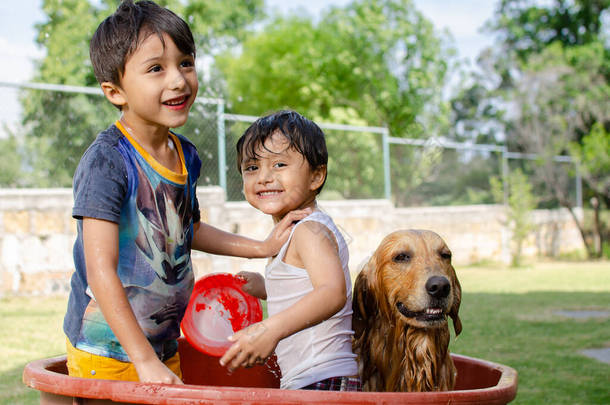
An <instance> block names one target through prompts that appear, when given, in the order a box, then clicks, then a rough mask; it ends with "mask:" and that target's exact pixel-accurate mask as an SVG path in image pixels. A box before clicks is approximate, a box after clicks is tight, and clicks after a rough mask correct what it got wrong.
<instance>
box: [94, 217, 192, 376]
mask: <svg viewBox="0 0 610 405" xmlns="http://www.w3.org/2000/svg"><path fill="white" fill-rule="evenodd" d="M118 235H119V229H118V224H116V223H114V222H110V221H105V220H100V219H94V218H83V243H84V249H85V261H86V267H87V281H88V284H89V287H90V288H91V291H92V292H93V296H94V297H95V301H96V302H97V304H98V306H99V307H100V310H101V311H102V314H103V315H104V319H105V320H106V322H108V325H109V326H110V328H111V329H112V331H113V332H114V334H115V335H116V337H117V339H118V340H119V342H120V343H121V346H123V348H124V349H125V351H126V352H127V355H128V356H129V359H130V360H131V362H132V363H133V365H134V367H135V368H136V371H137V373H138V377H139V379H140V381H142V382H160V383H168V384H182V381H180V379H179V378H178V377H177V376H176V375H175V374H174V373H173V372H172V371H171V370H169V368H167V367H166V366H165V365H164V364H163V363H162V362H161V361H160V360H159V359H158V357H157V354H156V353H155V351H154V349H153V348H152V346H151V345H150V343H149V342H148V339H147V338H146V336H145V335H144V333H143V332H142V329H141V328H140V325H139V324H138V321H137V319H136V317H135V315H134V313H133V310H132V309H131V305H130V304H129V301H128V299H127V295H126V294H125V289H124V287H123V284H122V283H121V280H120V279H119V276H118V274H117V265H118V255H119V252H118V249H119V236H118Z"/></svg>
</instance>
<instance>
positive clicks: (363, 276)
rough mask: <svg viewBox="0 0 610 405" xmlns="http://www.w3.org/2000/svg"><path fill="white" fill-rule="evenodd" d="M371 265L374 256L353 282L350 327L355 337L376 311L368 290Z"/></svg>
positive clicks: (370, 292)
mask: <svg viewBox="0 0 610 405" xmlns="http://www.w3.org/2000/svg"><path fill="white" fill-rule="evenodd" d="M372 266H374V258H371V259H370V260H369V261H368V263H367V264H366V265H365V266H364V267H363V268H362V270H361V271H360V273H358V277H356V283H355V284H354V296H353V299H352V310H353V314H352V328H353V329H354V337H355V338H358V337H359V336H361V335H362V333H363V332H364V330H365V329H366V327H367V324H368V319H369V317H370V316H373V315H374V314H375V313H376V312H377V305H376V304H375V297H374V294H372V291H369V282H370V280H369V277H370V276H371V274H372V271H371V270H372Z"/></svg>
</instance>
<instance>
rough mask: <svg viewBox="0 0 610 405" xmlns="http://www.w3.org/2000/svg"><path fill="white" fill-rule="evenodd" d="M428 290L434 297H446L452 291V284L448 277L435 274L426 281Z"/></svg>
mask: <svg viewBox="0 0 610 405" xmlns="http://www.w3.org/2000/svg"><path fill="white" fill-rule="evenodd" d="M426 291H428V294H430V295H431V296H433V297H434V298H445V297H447V296H448V295H449V291H451V284H449V280H447V278H446V277H440V276H433V277H430V278H429V279H428V281H427V282H426Z"/></svg>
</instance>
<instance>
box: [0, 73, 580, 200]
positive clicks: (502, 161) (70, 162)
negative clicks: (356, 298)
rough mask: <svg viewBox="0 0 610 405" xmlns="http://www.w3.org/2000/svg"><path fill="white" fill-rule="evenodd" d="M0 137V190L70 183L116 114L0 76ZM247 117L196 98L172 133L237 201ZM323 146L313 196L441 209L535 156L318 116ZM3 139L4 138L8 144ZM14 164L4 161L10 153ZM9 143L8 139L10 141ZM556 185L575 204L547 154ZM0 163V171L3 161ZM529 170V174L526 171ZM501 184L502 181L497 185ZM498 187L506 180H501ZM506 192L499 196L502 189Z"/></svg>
mask: <svg viewBox="0 0 610 405" xmlns="http://www.w3.org/2000/svg"><path fill="white" fill-rule="evenodd" d="M0 96H3V100H16V99H19V102H18V103H17V105H15V104H14V103H12V102H11V103H10V105H9V106H7V107H6V109H5V111H4V112H3V114H2V115H0V120H1V122H0V143H4V144H3V145H4V149H5V153H4V155H5V157H3V158H2V159H0V160H4V166H2V161H0V166H2V168H3V171H4V172H7V171H8V170H9V169H10V168H13V169H15V170H16V169H17V168H16V167H15V166H19V168H20V170H21V172H19V173H16V174H15V177H16V178H18V180H17V181H13V182H11V181H10V179H9V180H7V179H6V178H7V177H8V175H9V174H8V173H5V174H4V175H3V176H0V181H1V182H2V183H3V184H2V185H1V186H2V187H7V186H8V187H70V186H71V178H72V174H73V172H74V169H75V168H76V165H77V164H78V161H79V159H80V157H81V156H82V154H83V152H84V151H85V150H86V148H87V146H88V145H89V144H90V143H91V142H92V141H93V139H94V137H95V136H96V134H97V133H98V132H99V131H100V130H102V129H104V128H106V127H107V126H108V125H109V124H110V123H112V122H113V121H115V120H116V119H118V117H119V112H118V110H117V109H116V108H114V107H113V106H111V105H110V103H108V102H107V101H106V100H105V99H104V97H102V93H101V91H100V90H99V89H98V88H86V87H74V86H61V85H48V84H37V83H21V84H18V83H9V82H0ZM256 118H257V117H253V116H246V115H237V114H229V113H227V112H226V111H225V104H224V101H223V100H222V99H214V98H198V99H197V100H196V102H195V104H194V106H193V108H192V110H191V114H190V116H189V120H188V122H187V123H186V124H185V126H184V127H181V128H177V129H176V132H178V133H181V134H184V135H185V136H187V137H188V138H189V139H190V140H191V141H192V142H193V143H194V144H195V145H196V146H197V150H198V151H199V155H200V157H201V160H202V170H201V176H200V180H199V184H200V185H205V186H207V185H220V186H221V187H222V188H223V189H225V191H226V195H227V200H229V201H240V200H243V195H242V191H241V190H242V185H241V176H240V175H239V172H238V170H237V164H236V152H235V144H236V142H237V139H238V138H239V137H240V136H241V135H242V134H243V132H244V131H245V129H246V128H247V127H248V125H250V123H251V122H253V121H254V120H255V119H256ZM318 124H319V125H320V127H321V128H322V129H323V130H324V132H325V134H326V142H327V146H328V150H329V165H328V180H327V182H326V185H325V186H324V190H323V192H322V195H321V198H322V199H379V198H387V199H391V200H392V201H393V202H394V203H395V204H396V205H397V206H399V207H405V206H444V205H467V204H489V203H493V202H494V201H493V197H492V193H491V186H490V182H489V179H490V178H492V177H498V178H500V179H506V176H507V174H508V173H509V171H510V170H514V169H515V168H517V167H519V168H521V169H522V170H523V171H524V172H525V173H526V174H528V175H529V176H530V178H531V179H533V178H538V179H540V178H541V176H540V160H539V158H538V157H537V156H532V155H526V154H520V153H512V152H509V151H508V150H507V149H506V148H505V147H503V146H500V145H481V144H465V143H455V142H451V141H448V140H444V139H427V140H422V139H408V138H399V137H392V136H390V134H389V132H388V130H387V129H386V128H381V127H363V126H352V125H345V124H334V123H318ZM10 142H12V143H10ZM7 145H9V146H10V147H14V149H15V151H14V153H13V154H12V155H14V156H19V157H20V160H21V162H20V163H16V164H13V163H10V162H9V161H8V160H7V159H10V157H11V153H10V151H8V152H7V150H6V147H7ZM11 145H13V146H11ZM552 159H553V160H554V162H553V165H552V167H554V172H555V174H553V173H549V174H548V175H549V176H552V175H557V173H561V174H562V179H561V181H560V182H556V184H558V186H559V187H562V189H563V190H564V191H565V194H566V195H568V196H569V198H570V199H571V201H573V202H574V203H575V205H577V206H582V203H581V200H582V192H581V181H580V178H579V176H578V173H577V172H576V170H575V166H574V164H573V163H572V162H571V160H570V158H569V157H565V156H562V157H554V158H552ZM5 167H6V168H5ZM534 173H537V176H534ZM505 183H506V182H505ZM533 187H534V191H535V194H536V195H537V196H539V204H540V206H542V207H549V208H550V207H557V206H558V201H557V200H556V199H555V198H554V197H553V195H554V194H553V193H552V192H551V190H550V188H549V187H550V182H549V181H538V182H535V183H533ZM505 189H506V187H505ZM505 197H506V196H505Z"/></svg>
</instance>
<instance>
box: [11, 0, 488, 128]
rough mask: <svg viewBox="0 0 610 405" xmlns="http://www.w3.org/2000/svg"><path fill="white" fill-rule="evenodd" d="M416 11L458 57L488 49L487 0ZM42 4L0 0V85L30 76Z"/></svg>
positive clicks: (312, 4)
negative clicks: (446, 35)
mask: <svg viewBox="0 0 610 405" xmlns="http://www.w3.org/2000/svg"><path fill="white" fill-rule="evenodd" d="M348 2H349V0H292V1H289V2H288V1H285V0H266V3H267V5H268V7H269V8H270V9H277V10H280V11H281V12H287V11H292V10H296V9H304V10H306V11H307V12H309V13H310V14H312V15H314V16H315V15H317V14H318V13H319V12H320V10H322V9H324V8H326V7H328V6H329V5H331V4H332V5H337V6H342V5H345V4H347V3H348ZM414 3H415V5H416V7H417V9H418V10H420V11H421V12H422V13H423V14H424V15H425V16H426V17H427V18H428V19H430V20H431V21H432V23H433V24H434V25H435V27H436V28H437V29H438V30H442V29H448V30H449V31H450V32H451V34H452V36H453V38H454V39H455V45H456V47H457V49H458V53H459V55H458V56H459V57H460V58H465V59H467V60H469V61H471V63H474V60H475V58H476V56H477V55H478V53H479V51H481V49H483V48H484V47H487V46H489V45H491V42H492V41H491V38H489V36H488V35H485V34H483V33H480V32H479V29H480V27H481V26H482V25H483V24H484V23H485V21H487V20H488V19H490V18H491V16H492V14H493V11H494V6H495V4H496V3H497V2H496V1H492V0H460V1H455V0H414ZM41 4H42V0H19V1H7V0H2V1H0V60H1V61H2V63H0V81H3V82H23V81H28V80H30V78H31V77H32V75H33V71H34V63H33V62H34V60H36V59H40V58H41V57H42V56H43V55H44V53H43V51H42V50H40V49H38V48H37V46H36V44H35V42H34V40H35V35H36V30H35V27H34V25H35V24H36V23H39V22H42V21H44V18H45V16H44V14H43V12H42V11H41V9H40V7H41ZM16 95H17V91H16V90H13V89H8V88H6V87H2V86H0V97H1V99H2V101H1V102H0V136H1V135H2V133H3V132H4V131H3V129H2V124H3V123H7V124H9V125H10V126H13V124H14V122H16V121H18V119H17V117H18V114H19V111H20V107H19V103H18V101H17V97H16Z"/></svg>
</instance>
